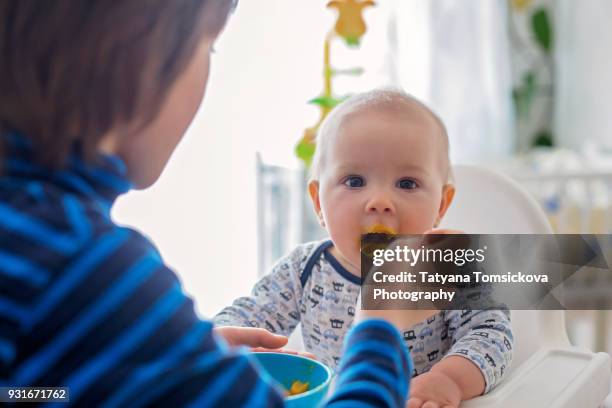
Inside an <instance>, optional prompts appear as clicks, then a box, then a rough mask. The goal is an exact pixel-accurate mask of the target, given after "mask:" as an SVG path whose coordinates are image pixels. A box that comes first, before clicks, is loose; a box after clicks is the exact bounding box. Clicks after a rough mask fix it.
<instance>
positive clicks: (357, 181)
mask: <svg viewBox="0 0 612 408" xmlns="http://www.w3.org/2000/svg"><path fill="white" fill-rule="evenodd" d="M344 185H345V186H347V187H351V188H358V187H363V186H364V185H365V180H364V179H363V177H361V176H348V177H347V178H346V179H345V180H344Z"/></svg>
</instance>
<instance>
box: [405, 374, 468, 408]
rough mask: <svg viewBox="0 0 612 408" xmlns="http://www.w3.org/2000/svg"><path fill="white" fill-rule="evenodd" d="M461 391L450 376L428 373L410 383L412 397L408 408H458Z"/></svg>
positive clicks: (407, 405)
mask: <svg viewBox="0 0 612 408" xmlns="http://www.w3.org/2000/svg"><path fill="white" fill-rule="evenodd" d="M460 402H461V389H460V388H459V385H458V384H457V383H456V382H455V381H454V380H453V379H452V378H450V377H449V376H448V375H446V374H444V373H442V372H439V371H428V372H426V373H424V374H421V375H418V376H416V377H414V378H413V379H412V380H411V381H410V396H409V398H408V402H407V403H406V408H457V407H459V403H460Z"/></svg>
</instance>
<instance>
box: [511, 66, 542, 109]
mask: <svg viewBox="0 0 612 408" xmlns="http://www.w3.org/2000/svg"><path fill="white" fill-rule="evenodd" d="M536 82H537V80H536V76H535V73H534V72H533V71H528V72H526V73H525V74H524V75H523V82H522V83H521V84H520V85H519V86H517V87H515V88H514V89H513V90H512V101H513V102H514V109H515V111H516V114H517V115H518V116H519V117H521V118H527V117H528V116H529V111H530V110H531V105H532V103H533V99H534V97H535V94H536Z"/></svg>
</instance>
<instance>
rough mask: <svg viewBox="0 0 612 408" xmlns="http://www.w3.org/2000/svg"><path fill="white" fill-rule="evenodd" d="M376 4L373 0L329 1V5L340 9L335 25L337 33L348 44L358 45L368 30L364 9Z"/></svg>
mask: <svg viewBox="0 0 612 408" xmlns="http://www.w3.org/2000/svg"><path fill="white" fill-rule="evenodd" d="M374 5H375V3H374V2H373V1H372V0H332V1H330V2H329V3H327V7H329V8H335V9H337V10H338V20H337V21H336V26H335V27H334V30H335V31H336V34H338V35H339V36H340V37H342V38H344V41H346V43H347V44H348V45H351V46H355V45H358V44H359V39H360V38H361V36H362V35H363V34H364V33H365V31H366V25H365V21H364V20H363V16H362V11H363V9H364V8H365V7H370V6H374Z"/></svg>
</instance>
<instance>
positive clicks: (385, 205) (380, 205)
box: [366, 194, 395, 213]
mask: <svg viewBox="0 0 612 408" xmlns="http://www.w3.org/2000/svg"><path fill="white" fill-rule="evenodd" d="M366 211H367V212H370V213H392V212H394V211H395V208H394V206H393V202H392V201H391V198H390V197H389V196H388V195H386V194H377V195H376V196H374V197H372V198H371V199H370V201H369V202H368V205H367V207H366Z"/></svg>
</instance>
